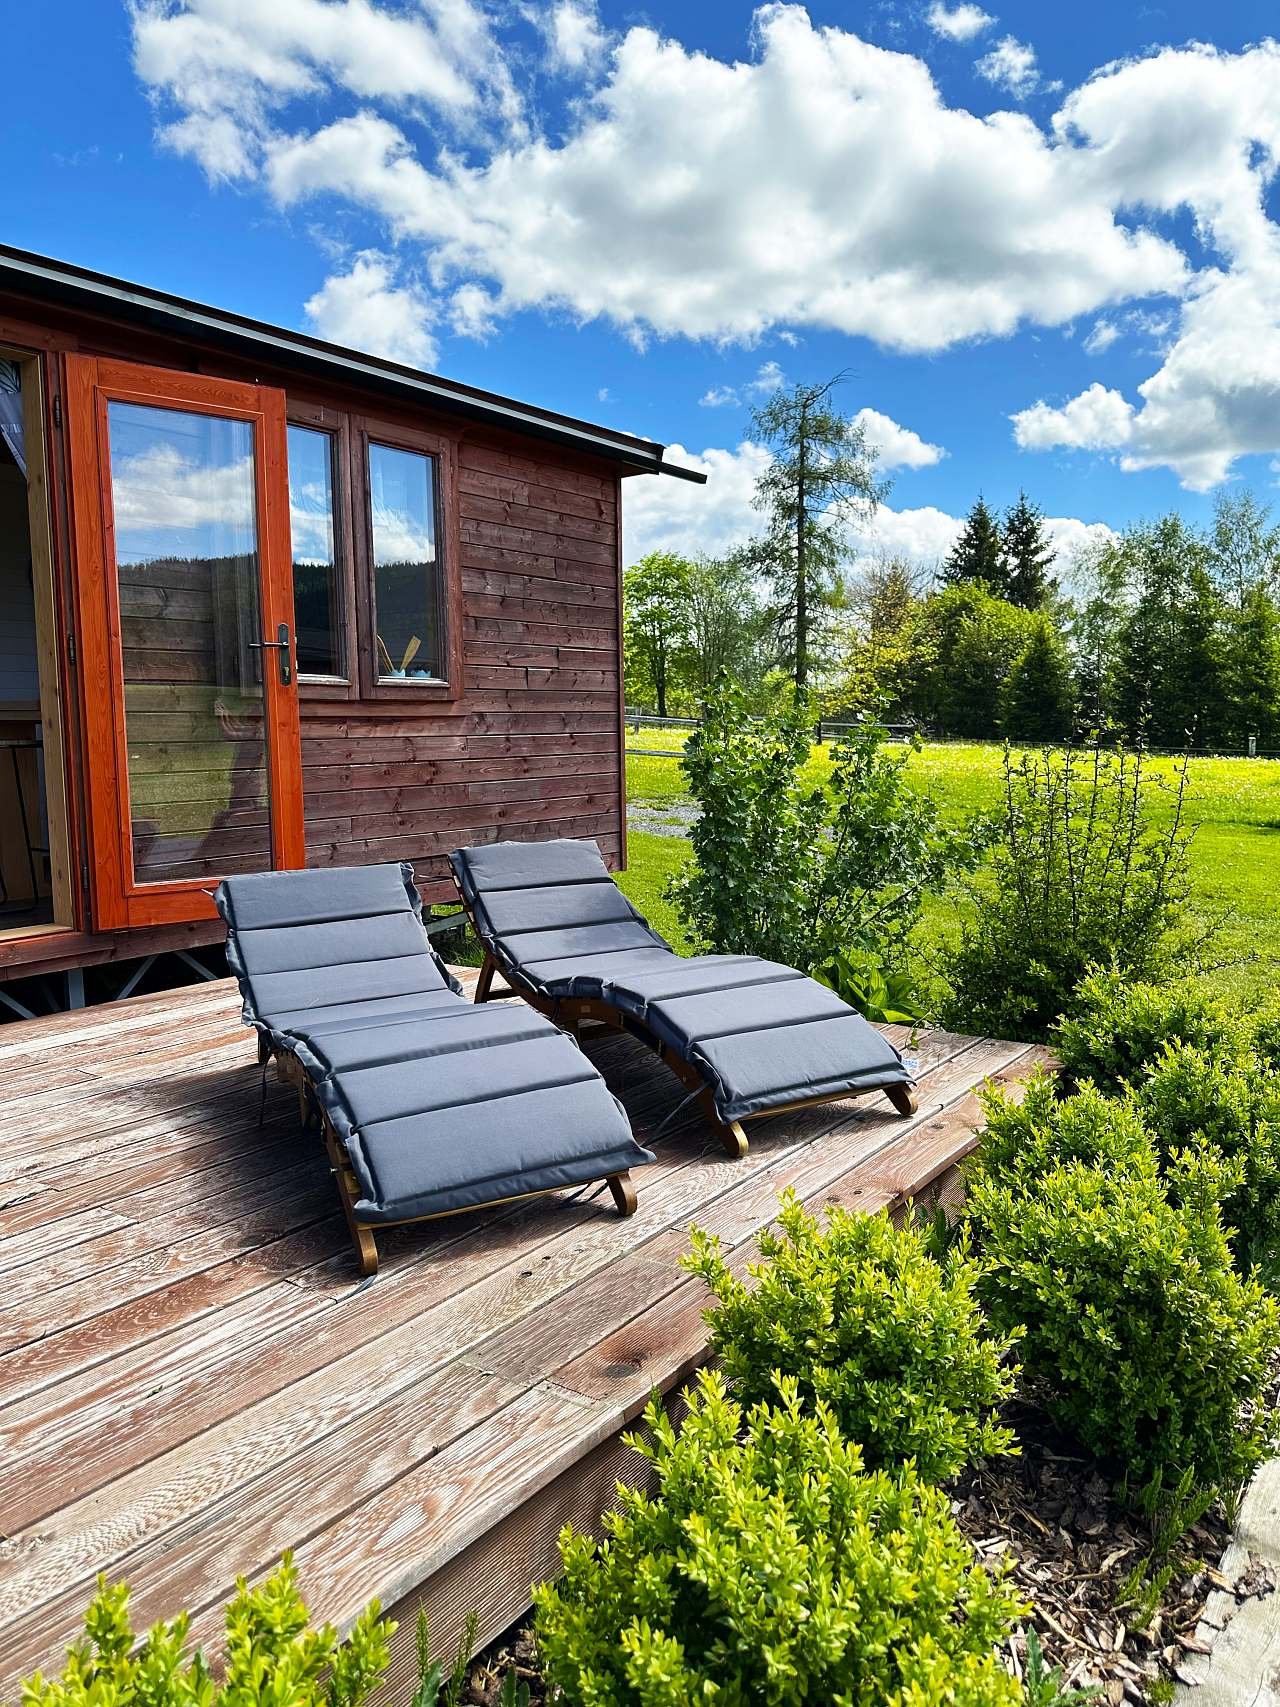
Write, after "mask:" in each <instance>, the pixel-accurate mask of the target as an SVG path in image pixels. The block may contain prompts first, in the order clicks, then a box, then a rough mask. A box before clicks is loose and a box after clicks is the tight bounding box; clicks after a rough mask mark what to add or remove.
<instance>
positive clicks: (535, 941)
mask: <svg viewBox="0 0 1280 1707" xmlns="http://www.w3.org/2000/svg"><path fill="white" fill-rule="evenodd" d="M449 857H450V860H451V863H452V865H453V875H454V880H455V882H456V883H457V885H458V890H459V893H460V894H461V896H462V902H463V905H464V907H465V908H466V910H467V913H468V915H469V916H470V918H471V920H472V923H473V924H474V926H475V929H476V931H477V933H478V935H479V937H480V940H481V942H482V943H483V945H484V949H485V955H486V959H485V964H484V969H483V971H482V972H481V975H480V983H479V985H478V986H477V989H476V1000H477V1001H478V1002H480V1001H485V1000H487V999H489V997H490V995H491V994H492V983H493V977H494V974H495V972H501V973H502V976H503V977H504V978H505V979H506V981H507V983H508V984H509V985H510V986H511V988H512V989H513V990H514V991H516V992H517V993H518V994H519V995H521V996H523V997H524V999H525V1001H526V1002H528V1003H529V1004H530V1005H531V1006H533V1007H534V1008H536V1009H538V1011H539V1012H541V1013H545V1014H546V1015H548V1017H549V1018H551V1019H554V1020H555V1021H556V1023H557V1024H559V1025H563V1026H565V1027H566V1028H567V1029H570V1030H573V1029H576V1027H577V1025H578V1024H579V1023H580V1022H581V1021H583V1020H601V1021H603V1022H604V1023H605V1024H606V1025H611V1026H614V1027H615V1028H617V1029H620V1030H626V1031H628V1032H631V1033H633V1034H634V1035H635V1036H637V1037H639V1038H641V1039H642V1040H643V1041H644V1042H645V1043H647V1044H648V1045H649V1046H650V1048H652V1049H653V1050H654V1051H655V1052H656V1053H657V1054H659V1055H660V1056H661V1058H662V1059H663V1061H665V1062H666V1064H667V1065H668V1066H669V1067H670V1068H671V1069H672V1070H673V1071H674V1072H675V1073H676V1074H677V1075H678V1076H679V1078H681V1079H682V1080H683V1081H684V1083H685V1084H686V1085H687V1086H688V1087H689V1089H690V1091H691V1092H692V1093H693V1094H694V1095H696V1097H697V1098H698V1100H699V1103H700V1106H701V1107H702V1109H703V1112H704V1113H705V1114H706V1116H707V1118H708V1119H709V1120H710V1121H711V1123H712V1124H713V1125H714V1126H715V1128H716V1130H717V1132H718V1133H719V1135H720V1137H721V1140H722V1141H723V1143H724V1145H725V1148H726V1149H727V1150H728V1151H729V1152H730V1154H733V1155H744V1154H745V1153H746V1148H747V1140H746V1137H745V1134H744V1133H743V1130H742V1124H741V1123H742V1122H743V1121H744V1120H747V1119H750V1118H751V1117H752V1116H754V1115H760V1114H767V1113H771V1112H774V1111H776V1110H778V1109H783V1108H797V1107H801V1106H803V1105H804V1104H806V1103H817V1102H826V1101H828V1100H830V1099H831V1098H833V1097H847V1096H854V1095H857V1094H859V1093H860V1092H864V1091H884V1093H885V1095H886V1096H887V1097H888V1099H889V1101H890V1103H891V1104H892V1105H893V1107H894V1108H895V1109H897V1111H898V1112H899V1113H900V1114H903V1115H906V1114H912V1113H914V1112H915V1108H916V1101H915V1097H914V1095H913V1093H912V1081H911V1076H910V1074H909V1073H908V1072H907V1069H906V1068H905V1066H904V1065H903V1063H902V1057H901V1056H900V1055H899V1054H898V1052H897V1050H896V1049H894V1047H893V1046H892V1044H890V1043H889V1042H888V1040H887V1039H886V1038H884V1037H882V1036H881V1034H880V1033H879V1032H878V1031H876V1030H875V1028H874V1027H873V1026H871V1025H868V1023H867V1021H866V1020H865V1019H863V1018H862V1016H861V1015H860V1014H858V1013H856V1012H855V1011H854V1009H853V1008H851V1007H850V1006H849V1005H848V1003H847V1002H843V1001H841V999H840V998H839V996H837V995H835V994H834V993H833V992H832V991H831V990H828V989H827V988H826V987H825V986H824V985H822V984H819V983H816V982H815V981H814V980H813V979H812V978H807V977H805V976H804V974H803V973H800V972H797V971H796V970H795V969H794V967H791V966H780V965H778V964H776V963H775V962H773V961H769V960H758V959H756V958H755V957H754V956H753V955H747V954H704V955H698V956H696V957H694V958H692V959H689V958H684V957H682V956H680V955H678V954H676V953H675V952H674V951H673V950H672V948H671V947H670V945H669V944H668V943H666V942H665V941H664V940H663V939H662V937H660V936H659V935H658V933H657V931H655V930H654V929H653V927H652V926H651V925H650V924H649V923H648V922H647V921H646V920H645V919H643V918H642V917H641V916H640V914H639V913H638V912H637V911H636V909H635V908H634V907H633V906H632V905H631V903H630V902H629V901H628V900H627V898H626V896H625V895H623V893H622V891H621V890H620V889H619V888H618V886H617V884H615V883H614V881H613V879H612V878H611V877H610V875H609V873H608V870H607V869H606V867H605V864H604V861H603V860H602V859H601V857H600V851H599V849H598V848H597V847H596V845H595V843H594V842H572V841H551V842H496V843H492V844H490V845H488V846H485V847H475V848H460V849H459V850H458V851H457V852H456V853H453V854H451V855H450V856H449Z"/></svg>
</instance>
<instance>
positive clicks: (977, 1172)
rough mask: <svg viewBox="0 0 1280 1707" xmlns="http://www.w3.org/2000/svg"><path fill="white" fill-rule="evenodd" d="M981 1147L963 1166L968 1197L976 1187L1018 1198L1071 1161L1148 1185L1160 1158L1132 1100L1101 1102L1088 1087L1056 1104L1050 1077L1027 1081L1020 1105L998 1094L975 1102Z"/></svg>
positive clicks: (1033, 1077) (1042, 1075)
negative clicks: (1018, 1192)
mask: <svg viewBox="0 0 1280 1707" xmlns="http://www.w3.org/2000/svg"><path fill="white" fill-rule="evenodd" d="M982 1106H983V1113H984V1115H985V1124H984V1128H983V1133H982V1140H981V1142H980V1144H979V1146H978V1148H977V1150H976V1151H975V1152H974V1154H973V1155H972V1156H971V1157H970V1158H969V1160H968V1162H967V1163H966V1164H965V1186H966V1190H967V1191H972V1189H973V1187H974V1186H976V1185H977V1184H979V1183H987V1184H991V1185H997V1186H1001V1185H1007V1186H1012V1187H1015V1188H1018V1189H1022V1190H1025V1191H1031V1190H1034V1188H1035V1182H1036V1181H1037V1180H1039V1179H1040V1178H1041V1177H1042V1176H1043V1175H1045V1174H1047V1173H1050V1172H1051V1171H1052V1170H1053V1169H1054V1168H1057V1167H1064V1166H1066V1165H1067V1164H1069V1163H1071V1162H1083V1163H1085V1164H1086V1165H1087V1166H1089V1167H1098V1168H1102V1169H1104V1170H1105V1171H1106V1172H1108V1173H1110V1174H1112V1175H1114V1176H1116V1177H1117V1178H1118V1177H1120V1176H1121V1175H1124V1174H1134V1173H1136V1174H1139V1175H1145V1176H1146V1177H1148V1178H1150V1179H1154V1178H1155V1177H1156V1175H1157V1174H1158V1173H1159V1166H1160V1158H1159V1154H1158V1151H1157V1147H1156V1143H1155V1140H1154V1138H1153V1137H1152V1135H1151V1133H1150V1132H1149V1131H1148V1130H1147V1127H1146V1125H1145V1124H1144V1122H1143V1118H1142V1114H1141V1111H1140V1110H1139V1108H1138V1105H1137V1103H1136V1102H1135V1101H1134V1099H1133V1098H1132V1097H1131V1096H1125V1097H1108V1096H1104V1095H1103V1094H1102V1092H1101V1091H1099V1090H1096V1089H1095V1088H1094V1087H1093V1086H1092V1085H1086V1086H1085V1088H1084V1089H1083V1090H1082V1091H1081V1092H1079V1094H1078V1095H1076V1096H1071V1097H1066V1098H1063V1097H1060V1096H1059V1094H1058V1087H1057V1084H1056V1082H1055V1080H1054V1077H1053V1075H1052V1074H1051V1073H1048V1072H1044V1071H1041V1072H1036V1073H1033V1074H1032V1075H1031V1077H1030V1078H1029V1079H1027V1080H1026V1082H1025V1085H1024V1087H1023V1097H1022V1101H1021V1102H1020V1103H1019V1102H1015V1101H1014V1100H1013V1098H1012V1097H1010V1096H1008V1095H1006V1094H1005V1093H1004V1092H1001V1091H990V1092H986V1093H985V1094H984V1095H983V1098H982Z"/></svg>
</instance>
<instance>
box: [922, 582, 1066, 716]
mask: <svg viewBox="0 0 1280 1707" xmlns="http://www.w3.org/2000/svg"><path fill="white" fill-rule="evenodd" d="M1034 620H1035V619H1034V618H1033V617H1032V615H1031V614H1030V613H1029V612H1028V611H1024V610H1020V609H1019V608H1018V606H1017V605H1011V604H1010V603H1009V602H1008V601H1007V600H1006V599H998V598H996V597H995V596H994V595H993V594H992V593H991V592H989V591H988V589H987V587H986V586H985V585H984V584H983V583H982V582H981V581H969V582H959V583H957V584H956V585H954V586H949V587H943V588H942V590H941V591H940V592H937V593H934V594H933V595H932V596H931V597H930V598H928V599H926V600H925V602H924V604H923V605H922V606H921V607H920V609H919V610H918V612H917V613H916V618H915V622H914V624H913V633H912V644H911V657H910V660H909V663H908V665H907V668H906V671H905V672H904V674H905V685H904V690H903V706H904V709H906V710H907V711H909V712H910V714H911V715H912V716H913V717H915V718H916V719H917V720H918V721H919V722H921V723H925V724H928V725H929V726H931V727H933V728H936V729H939V730H941V731H942V732H943V733H945V734H948V735H974V736H979V737H986V736H991V735H994V734H995V733H996V731H997V730H998V728H999V726H1000V711H1001V703H1002V694H1003V691H1004V683H1005V680H1006V678H1007V676H1008V674H1009V672H1010V670H1011V669H1012V668H1013V665H1014V663H1015V661H1016V660H1017V659H1018V657H1019V656H1020V655H1021V653H1022V651H1023V649H1024V648H1025V646H1026V644H1027V641H1028V639H1029V637H1030V628H1031V625H1032V624H1033V622H1034Z"/></svg>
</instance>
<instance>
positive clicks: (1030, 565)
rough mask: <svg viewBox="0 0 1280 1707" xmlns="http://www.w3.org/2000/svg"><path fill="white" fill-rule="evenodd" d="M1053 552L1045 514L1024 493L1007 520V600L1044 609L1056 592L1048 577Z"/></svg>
mask: <svg viewBox="0 0 1280 1707" xmlns="http://www.w3.org/2000/svg"><path fill="white" fill-rule="evenodd" d="M1053 560H1054V550H1053V547H1052V545H1050V543H1049V540H1048V536H1047V535H1046V534H1045V531H1044V512H1043V511H1042V510H1040V509H1038V508H1037V507H1036V506H1035V505H1034V504H1033V503H1032V502H1031V500H1030V499H1029V498H1028V497H1027V494H1026V493H1025V492H1019V493H1018V501H1017V503H1016V504H1015V505H1014V506H1013V508H1012V509H1011V510H1010V511H1009V512H1008V514H1007V515H1006V516H1005V519H1004V570H1005V585H1006V589H1007V590H1006V592H1005V595H1004V596H1005V598H1007V599H1008V600H1009V602H1010V604H1015V605H1021V606H1022V608H1023V610H1043V609H1044V607H1045V605H1046V604H1048V602H1049V600H1050V598H1051V597H1052V596H1053V594H1054V593H1055V592H1056V590H1057V587H1056V583H1055V582H1054V581H1053V580H1052V579H1051V577H1050V575H1049V569H1050V567H1051V565H1052V563H1053Z"/></svg>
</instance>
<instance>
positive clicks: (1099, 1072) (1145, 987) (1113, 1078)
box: [1053, 967, 1280, 1094]
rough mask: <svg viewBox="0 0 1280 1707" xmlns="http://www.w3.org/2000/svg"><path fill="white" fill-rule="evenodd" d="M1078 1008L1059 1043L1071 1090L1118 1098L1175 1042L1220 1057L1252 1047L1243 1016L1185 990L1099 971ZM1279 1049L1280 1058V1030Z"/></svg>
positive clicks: (1058, 1031) (1081, 991)
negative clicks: (1086, 1087)
mask: <svg viewBox="0 0 1280 1707" xmlns="http://www.w3.org/2000/svg"><path fill="white" fill-rule="evenodd" d="M1071 1008H1072V1012H1071V1014H1070V1016H1069V1017H1067V1018H1065V1019H1063V1020H1062V1021H1061V1023H1060V1024H1059V1025H1058V1026H1057V1027H1056V1028H1055V1031H1054V1040H1053V1041H1054V1048H1055V1050H1056V1051H1057V1055H1058V1059H1059V1061H1060V1062H1061V1063H1062V1073H1063V1078H1064V1079H1065V1081H1066V1082H1067V1084H1068V1085H1072V1086H1075V1085H1083V1084H1092V1085H1097V1086H1098V1088H1099V1089H1100V1090H1103V1091H1108V1092H1110V1093H1112V1094H1115V1093H1117V1092H1119V1091H1121V1090H1123V1088H1124V1087H1125V1085H1131V1084H1136V1083H1137V1082H1138V1081H1139V1079H1140V1078H1141V1076H1142V1073H1143V1071H1144V1069H1145V1068H1147V1067H1149V1066H1150V1065H1151V1064H1152V1063H1153V1062H1154V1061H1155V1059H1156V1057H1157V1056H1158V1055H1159V1054H1160V1052H1161V1051H1162V1050H1163V1049H1164V1047H1165V1045H1166V1044H1169V1043H1190V1044H1193V1045H1194V1046H1195V1047H1196V1048H1197V1049H1205V1050H1209V1051H1211V1052H1213V1053H1218V1052H1219V1051H1222V1050H1226V1051H1231V1052H1239V1051H1240V1050H1242V1049H1245V1048H1247V1047H1248V1044H1249V1038H1248V1035H1247V1027H1246V1026H1245V1024H1244V1022H1243V1021H1242V1019H1241V1018H1240V1016H1239V1015H1237V1014H1234V1013H1232V1012H1231V1011H1230V1009H1228V1008H1227V1007H1226V1006H1225V1004H1223V1003H1222V1002H1219V1001H1215V1000H1214V999H1213V998H1212V997H1211V996H1208V995H1206V994H1205V993H1204V992H1203V991H1200V990H1196V989H1193V988H1191V987H1189V986H1188V985H1186V984H1185V983H1179V984H1169V985H1161V984H1148V983H1142V982H1135V981H1132V980H1130V979H1127V978H1125V977H1123V976H1122V975H1121V974H1120V973H1119V972H1116V971H1103V970H1101V969H1099V968H1097V967H1094V968H1092V969H1091V970H1090V971H1089V972H1088V973H1087V974H1086V976H1085V977H1084V978H1082V979H1081V981H1080V983H1079V985H1078V986H1077V988H1076V991H1075V995H1074V997H1073V998H1072V1003H1071ZM1263 1024H1265V1021H1264V1022H1263ZM1263 1024H1260V1026H1259V1029H1260V1030H1262V1029H1263ZM1276 1043H1277V1054H1280V1025H1278V1026H1276Z"/></svg>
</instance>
